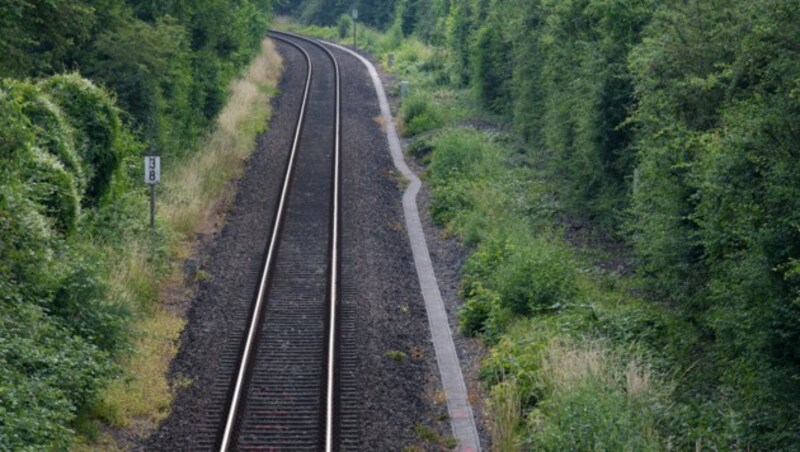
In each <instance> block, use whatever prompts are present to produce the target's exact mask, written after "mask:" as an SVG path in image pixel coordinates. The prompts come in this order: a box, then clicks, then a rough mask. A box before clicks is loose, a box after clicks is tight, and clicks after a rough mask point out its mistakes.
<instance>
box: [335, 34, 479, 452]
mask: <svg viewBox="0 0 800 452" xmlns="http://www.w3.org/2000/svg"><path fill="white" fill-rule="evenodd" d="M321 42H323V43H325V44H326V45H330V46H332V47H336V48H337V49H340V50H342V51H345V52H347V53H349V54H351V55H353V56H355V57H356V58H357V59H358V60H359V61H361V62H362V63H363V64H364V66H366V68H367V71H368V72H369V75H370V77H371V78H372V83H373V85H374V86H375V94H376V95H377V97H378V102H379V104H380V108H381V115H382V116H383V118H384V120H385V124H386V139H387V141H388V142H389V151H390V153H391V156H392V162H393V163H394V166H395V168H397V170H398V171H400V173H401V174H402V175H403V176H404V177H405V178H406V179H408V180H409V181H410V183H409V185H408V188H407V189H406V191H405V193H403V212H404V214H405V220H406V230H407V231H408V238H409V240H410V241H411V250H412V253H413V256H414V265H415V267H416V269H417V275H418V277H419V283H420V288H421V290H422V297H423V299H424V301H425V310H426V311H427V314H428V323H429V326H430V331H431V339H432V341H433V347H434V350H435V352H436V363H437V365H438V367H439V375H440V376H441V379H442V386H443V388H444V391H445V394H446V395H447V410H448V412H449V414H450V425H451V427H452V429H453V436H454V437H455V438H456V439H457V440H458V443H459V450H460V451H465V452H466V451H480V450H481V449H480V440H479V439H478V438H479V437H478V429H477V427H476V425H475V417H474V415H473V412H472V406H471V405H470V403H469V399H468V398H467V388H466V385H465V384H464V375H463V374H462V372H461V365H460V363H459V360H458V355H457V354H456V348H455V345H454V342H453V336H452V331H451V329H450V323H449V322H448V320H447V313H446V311H445V307H444V301H443V300H442V294H441V292H440V291H439V285H438V283H437V280H436V275H435V273H434V270H433V263H432V262H431V257H430V253H429V251H428V244H427V241H426V239H425V233H424V232H423V230H422V222H421V221H420V215H419V208H418V206H417V194H418V193H419V190H420V187H421V186H422V182H421V181H420V180H419V178H418V177H417V175H416V174H414V172H413V171H411V169H410V168H409V167H408V165H407V164H406V162H405V159H404V158H403V148H402V146H401V144H400V138H399V137H398V136H397V131H396V130H395V127H394V122H393V118H392V114H391V110H390V109H389V100H388V99H387V97H386V91H385V90H384V88H383V83H382V82H381V80H380V78H379V77H378V71H377V69H375V66H374V65H373V64H372V63H371V62H370V61H369V60H367V59H366V58H364V57H363V56H361V55H359V54H358V53H356V52H354V51H352V50H350V49H348V48H346V47H343V46H340V45H338V44H334V43H331V42H327V41H321Z"/></svg>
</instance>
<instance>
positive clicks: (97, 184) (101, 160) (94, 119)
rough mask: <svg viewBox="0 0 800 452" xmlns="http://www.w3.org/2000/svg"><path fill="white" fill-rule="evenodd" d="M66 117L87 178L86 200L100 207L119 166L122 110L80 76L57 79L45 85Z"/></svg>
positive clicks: (64, 76) (47, 81) (107, 95)
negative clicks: (101, 200) (120, 111)
mask: <svg viewBox="0 0 800 452" xmlns="http://www.w3.org/2000/svg"><path fill="white" fill-rule="evenodd" d="M41 87H42V90H43V91H44V92H46V93H47V94H48V95H50V96H51V97H52V98H53V100H54V101H55V102H56V104H58V105H59V107H61V109H62V110H63V111H64V112H65V113H66V115H67V118H68V120H69V122H70V125H71V126H72V127H73V129H74V130H75V144H76V148H77V150H78V154H79V155H80V156H81V158H82V159H83V162H84V173H85V174H86V175H87V179H88V184H87V188H86V199H87V202H88V203H90V204H91V203H97V202H98V201H99V199H100V197H101V196H102V195H103V194H104V193H105V192H106V190H107V189H108V186H109V184H110V183H111V177H112V175H113V173H114V171H115V170H116V169H117V166H118V165H119V160H120V155H119V150H118V148H117V143H116V141H117V138H118V136H119V133H120V127H121V124H120V119H119V110H118V109H117V107H116V106H115V105H114V102H113V101H112V99H111V96H110V95H109V94H108V93H107V92H106V91H104V90H103V89H102V88H99V87H97V86H95V85H94V84H93V83H92V82H90V81H89V80H87V79H85V78H82V77H81V76H79V75H78V74H68V75H57V76H54V77H51V78H49V79H47V80H45V81H44V82H43V83H42V84H41Z"/></svg>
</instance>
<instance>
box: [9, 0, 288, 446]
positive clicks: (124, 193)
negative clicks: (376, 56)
mask: <svg viewBox="0 0 800 452" xmlns="http://www.w3.org/2000/svg"><path fill="white" fill-rule="evenodd" d="M156 3H157V2H156ZM156 3H154V2H140V1H135V0H130V1H122V0H82V1H62V0H48V1H39V0H14V1H11V2H3V3H2V4H0V52H2V54H3V58H2V59H0V77H2V79H0V322H1V323H2V327H0V444H2V448H8V449H10V450H42V449H47V450H55V449H58V450H63V449H67V448H69V447H71V446H72V445H73V444H74V440H75V437H76V433H83V434H89V433H91V428H90V427H91V423H90V422H89V420H90V419H92V418H94V417H96V416H98V415H102V416H105V417H107V418H108V417H109V416H110V414H109V409H110V408H109V407H110V406H111V405H109V402H108V400H109V395H108V393H106V392H104V391H105V388H107V386H108V384H109V383H110V382H112V381H121V382H125V383H124V384H125V385H126V387H127V388H128V389H129V390H134V389H133V388H132V387H131V386H130V385H129V383H130V382H131V381H132V379H135V375H132V374H131V372H132V369H131V367H130V366H129V361H130V359H131V357H135V356H137V355H138V354H140V352H141V338H142V337H146V336H147V335H148V334H153V333H154V332H152V331H146V330H143V329H142V326H143V325H147V321H148V319H152V318H153V317H154V316H160V315H161V314H162V310H161V308H160V306H159V305H158V303H157V300H156V295H157V290H158V286H159V284H160V283H161V282H162V281H163V280H164V278H165V277H167V276H169V275H170V272H171V270H170V268H171V265H172V262H174V261H175V259H177V258H179V257H180V254H181V252H182V251H180V246H178V243H180V241H182V240H183V239H184V238H185V237H186V236H185V235H184V234H193V232H194V229H193V228H196V227H197V224H196V222H195V224H193V225H192V224H187V223H185V222H183V223H181V222H176V221H172V220H171V219H169V218H168V219H166V220H165V221H160V222H159V224H158V227H157V231H156V234H152V235H151V234H150V231H149V230H148V224H147V223H148V218H147V192H146V188H145V187H144V186H143V184H142V183H141V179H142V176H141V171H142V159H141V156H142V155H143V154H144V152H145V150H147V149H148V148H150V149H153V150H156V151H158V152H159V153H160V154H161V155H162V157H163V162H164V163H163V166H164V167H165V169H167V171H168V174H169V175H172V174H177V172H174V170H169V168H172V167H175V166H177V165H178V164H179V163H181V164H183V163H185V162H189V161H193V160H196V159H202V158H204V157H200V156H205V155H206V154H208V152H206V151H203V152H202V153H197V152H196V151H195V149H197V148H198V144H199V143H200V142H201V141H205V137H206V134H207V133H208V132H209V131H211V130H215V129H216V130H221V129H226V127H227V128H233V129H234V130H233V131H223V133H222V135H225V134H228V135H233V136H234V137H235V138H237V139H239V138H238V135H239V132H245V133H244V134H243V138H241V139H240V140H243V143H244V142H247V140H252V139H253V136H254V134H255V132H256V131H257V130H258V129H259V128H261V127H263V125H261V124H264V123H265V120H266V116H267V115H268V111H267V110H266V108H265V107H264V105H266V102H265V100H264V98H263V96H262V97H258V96H255V101H256V102H259V103H262V105H260V106H258V107H256V108H253V106H252V105H250V104H247V105H246V108H247V112H248V114H249V113H253V112H255V113H256V116H255V118H256V119H257V120H259V121H261V123H260V124H259V125H256V124H254V123H252V121H253V119H251V118H249V117H244V118H242V117H241V116H242V115H241V114H239V115H236V114H231V113H229V114H228V120H227V121H222V122H224V123H220V125H219V126H217V125H216V124H217V123H216V121H215V118H216V117H217V115H218V113H219V112H220V110H221V108H222V107H223V106H224V105H225V103H226V101H227V98H228V95H229V92H230V89H231V88H230V87H229V84H230V81H231V80H232V79H233V78H234V77H235V76H236V75H238V74H239V73H241V71H242V68H243V67H244V66H245V65H246V63H248V62H249V61H250V60H251V58H252V57H253V56H254V55H255V54H256V53H257V52H259V51H260V49H261V47H260V46H261V40H262V38H263V35H264V33H265V31H266V25H267V23H268V19H269V15H270V4H269V1H267V0H261V1H258V0H256V1H242V2H237V3H236V4H235V5H232V4H229V3H228V2H222V1H215V0H208V1H198V2H192V5H191V6H187V5H184V4H182V3H180V4H175V3H171V4H169V5H167V4H164V5H162V6H159V5H156ZM270 64H271V65H277V62H275V61H270ZM257 69H261V70H263V69H265V68H264V67H263V61H262V66H259V67H258V68H257ZM249 80H250V82H248V83H256V84H257V85H255V86H254V87H253V89H254V90H255V92H256V93H258V92H261V93H266V91H264V90H265V89H266V88H267V82H266V81H265V80H264V76H261V75H259V76H258V77H255V78H253V77H250V78H249ZM240 83H244V82H240ZM233 89H234V91H236V92H238V91H241V90H239V89H238V88H236V87H234V88H233ZM253 89H251V90H250V91H253ZM249 99H250V102H252V101H253V99H254V97H253V96H249ZM231 115H233V116H231ZM245 116H246V115H245ZM219 134H220V132H216V133H215V135H213V136H216V135H219ZM220 139H224V140H227V141H232V142H234V143H238V141H237V140H230V137H228V136H227V135H225V136H224V137H222V138H220ZM227 141H226V142H227ZM226 146H227V145H226ZM240 147H248V143H244V144H243V145H239V144H236V145H235V146H229V147H226V148H224V149H222V150H220V151H216V152H217V153H222V152H224V153H226V154H227V153H229V151H230V150H231V148H236V149H238V148H240ZM238 152H239V153H238V154H236V153H234V154H233V156H234V157H232V158H231V157H226V158H227V160H236V161H239V162H240V161H241V160H242V159H243V158H244V157H243V156H242V155H241V154H242V152H241V151H238ZM245 154H246V150H245ZM221 160H222V161H224V160H225V159H221ZM207 166H208V165H207ZM240 166H241V164H240V163H239V165H238V167H240ZM191 167H192V168H196V165H195V166H191ZM238 167H237V166H236V165H225V166H224V167H223V169H224V171H226V172H225V173H224V174H222V175H217V176H216V179H214V180H213V181H211V182H204V183H205V184H206V185H210V187H205V186H202V187H201V188H200V189H199V190H198V191H197V192H196V193H193V194H190V195H192V196H189V197H188V198H187V199H183V200H177V201H174V200H173V201H172V202H171V203H170V204H169V206H170V207H171V208H172V209H173V210H176V211H177V212H184V211H186V210H187V209H186V208H184V205H185V204H187V203H189V202H195V203H197V202H198V200H197V197H208V198H209V199H213V197H215V196H218V194H219V193H220V191H221V186H223V185H224V180H223V179H224V178H225V177H230V176H231V175H232V174H235V172H236V171H238V169H237V168H238ZM214 170H215V171H216V168H214ZM211 172H212V171H211V169H210V168H207V169H206V171H205V173H211ZM204 177H205V174H198V175H196V178H197V179H198V180H200V181H203V180H204V179H203V178H204ZM182 180H184V181H186V180H187V178H185V177H184V178H182ZM220 180H222V182H220ZM165 191H166V194H167V198H169V197H170V195H171V196H173V197H174V196H175V193H187V192H186V191H183V192H181V191H180V190H176V189H170V188H167V190H165ZM206 202H208V201H206ZM188 210H189V211H190V212H192V208H189V209H188ZM195 210H196V209H195ZM184 253H185V252H184ZM176 327H177V328H180V324H179V323H178V324H177V325H176V324H172V325H170V326H169V327H168V328H167V327H165V329H171V331H173V333H172V334H173V336H174V334H175V332H176ZM172 340H174V337H168V338H165V340H164V341H162V342H160V343H158V344H156V345H157V347H165V346H168V345H169V343H170V342H171V341H172ZM121 364H122V365H121ZM163 370H164V369H163V367H162V375H158V376H157V378H161V379H163V378H164V375H163ZM154 377H156V376H154ZM149 409H150V410H152V409H153V408H152V407H151V408H149Z"/></svg>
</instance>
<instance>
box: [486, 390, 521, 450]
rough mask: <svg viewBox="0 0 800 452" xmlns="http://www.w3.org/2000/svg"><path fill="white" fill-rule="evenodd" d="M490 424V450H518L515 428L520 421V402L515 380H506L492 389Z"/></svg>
mask: <svg viewBox="0 0 800 452" xmlns="http://www.w3.org/2000/svg"><path fill="white" fill-rule="evenodd" d="M488 408H489V410H490V412H491V419H492V422H491V424H490V426H489V427H490V430H491V434H492V450H494V451H498V452H506V451H515V450H520V445H519V441H518V438H517V433H516V430H517V427H518V426H519V425H520V421H521V419H522V401H521V400H520V390H519V387H518V385H517V382H516V380H506V381H504V382H502V383H500V384H498V385H495V386H494V387H493V388H492V394H491V397H490V399H489V406H488Z"/></svg>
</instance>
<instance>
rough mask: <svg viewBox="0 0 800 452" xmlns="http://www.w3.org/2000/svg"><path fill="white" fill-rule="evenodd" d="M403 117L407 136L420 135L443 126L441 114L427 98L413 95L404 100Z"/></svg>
mask: <svg viewBox="0 0 800 452" xmlns="http://www.w3.org/2000/svg"><path fill="white" fill-rule="evenodd" d="M401 109H402V110H401V116H402V118H403V125H404V131H405V134H406V135H408V136H413V135H418V134H420V133H423V132H426V131H428V130H432V129H435V128H438V127H441V126H442V116H441V113H440V112H439V111H438V110H437V109H436V106H435V105H434V104H433V103H432V102H431V100H430V99H428V98H427V97H426V96H424V95H421V94H412V95H411V96H409V97H408V98H406V99H404V100H403V104H402V107H401Z"/></svg>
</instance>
